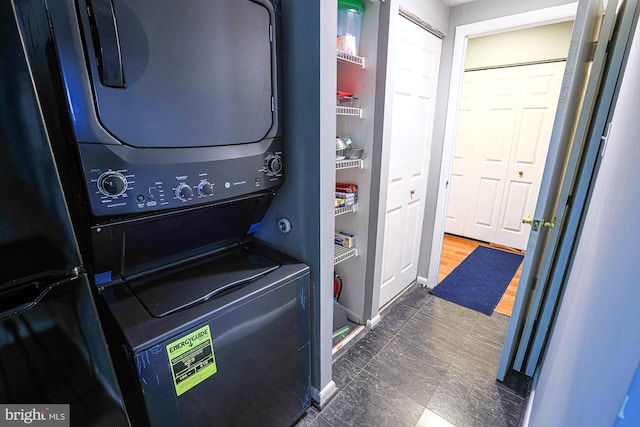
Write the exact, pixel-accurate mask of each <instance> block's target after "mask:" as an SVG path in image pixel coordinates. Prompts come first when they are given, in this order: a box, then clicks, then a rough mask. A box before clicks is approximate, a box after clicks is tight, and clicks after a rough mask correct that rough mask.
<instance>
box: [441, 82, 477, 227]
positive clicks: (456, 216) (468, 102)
mask: <svg viewBox="0 0 640 427" xmlns="http://www.w3.org/2000/svg"><path fill="white" fill-rule="evenodd" d="M477 77H478V73H465V75H464V80H463V87H464V91H463V92H462V95H461V99H460V111H459V112H458V133H457V137H456V144H455V147H454V152H453V163H452V165H451V178H450V179H449V185H450V188H451V189H450V192H449V202H448V205H447V216H446V229H447V232H448V233H452V234H459V235H463V234H464V224H465V221H466V215H467V211H468V207H469V203H468V200H467V198H466V196H467V195H466V192H464V191H463V189H464V181H465V178H466V177H467V176H466V174H467V173H468V171H469V169H470V168H469V158H471V159H474V158H475V153H474V152H473V151H474V149H475V145H474V144H473V138H474V136H475V135H476V129H474V125H475V124H477V123H478V122H477V120H474V115H475V114H477V113H478V109H479V108H480V107H481V105H482V104H481V103H479V102H477V99H478V94H477V91H478V90H479V85H478V78H477Z"/></svg>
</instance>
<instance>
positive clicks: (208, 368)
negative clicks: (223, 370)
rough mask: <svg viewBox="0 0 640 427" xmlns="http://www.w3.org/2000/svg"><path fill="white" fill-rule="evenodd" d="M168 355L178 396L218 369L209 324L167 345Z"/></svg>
mask: <svg viewBox="0 0 640 427" xmlns="http://www.w3.org/2000/svg"><path fill="white" fill-rule="evenodd" d="M167 356H169V364H170V365H171V374H172V375H173V384H174V385H175V387H176V394H177V395H178V396H180V395H181V394H182V393H184V392H186V391H188V390H191V389H192V388H193V387H195V386H196V385H198V384H200V383H201V382H202V381H204V380H206V379H207V378H209V377H210V376H211V375H213V374H215V373H216V372H217V371H218V369H217V368H216V358H215V355H214V354H213V342H212V340H211V331H210V330H209V325H207V326H204V327H202V328H200V329H198V330H197V331H194V332H192V333H190V334H189V335H185V336H184V337H182V338H180V339H178V340H176V341H174V342H172V343H171V344H169V345H167Z"/></svg>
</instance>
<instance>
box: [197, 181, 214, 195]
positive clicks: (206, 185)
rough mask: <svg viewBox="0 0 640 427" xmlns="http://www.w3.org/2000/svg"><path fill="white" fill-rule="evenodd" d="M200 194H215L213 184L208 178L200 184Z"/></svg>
mask: <svg viewBox="0 0 640 427" xmlns="http://www.w3.org/2000/svg"><path fill="white" fill-rule="evenodd" d="M198 194H199V195H201V196H210V195H212V194H213V185H211V183H210V182H209V181H207V180H204V181H201V182H200V184H198Z"/></svg>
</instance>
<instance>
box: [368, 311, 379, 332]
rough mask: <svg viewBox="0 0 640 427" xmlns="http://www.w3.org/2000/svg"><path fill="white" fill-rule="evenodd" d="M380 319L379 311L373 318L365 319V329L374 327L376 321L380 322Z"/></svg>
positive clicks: (376, 324) (376, 323)
mask: <svg viewBox="0 0 640 427" xmlns="http://www.w3.org/2000/svg"><path fill="white" fill-rule="evenodd" d="M381 320H382V317H380V313H378V314H376V315H375V316H374V317H373V319H369V320H367V329H373V328H375V327H376V326H378V323H380V321H381Z"/></svg>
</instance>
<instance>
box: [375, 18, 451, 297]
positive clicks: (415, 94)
mask: <svg viewBox="0 0 640 427" xmlns="http://www.w3.org/2000/svg"><path fill="white" fill-rule="evenodd" d="M398 21H399V29H398V36H397V39H396V41H395V48H396V68H395V78H394V95H393V101H392V102H393V113H392V121H391V142H390V157H389V176H388V177H387V179H388V190H387V205H386V212H385V225H384V227H385V231H384V244H383V254H382V277H381V285H380V300H379V306H380V307H382V306H384V305H385V304H386V303H387V302H389V301H390V300H391V299H392V298H393V297H395V296H396V295H397V294H398V293H400V292H401V291H402V290H403V289H404V288H405V287H406V286H408V285H409V284H411V282H413V281H414V280H415V279H416V277H417V269H418V256H419V250H420V237H421V235H422V217H423V214H424V198H425V193H426V188H427V166H428V164H429V154H430V151H431V138H432V132H433V119H434V114H435V109H434V106H435V100H436V90H437V81H438V68H439V61H440V48H441V44H442V42H441V40H440V39H439V38H437V37H435V36H434V35H432V34H430V33H428V32H427V31H426V30H424V29H422V28H420V27H418V26H417V25H416V24H414V23H412V22H410V21H408V20H407V19H405V18H400V19H399V20H398Z"/></svg>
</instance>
